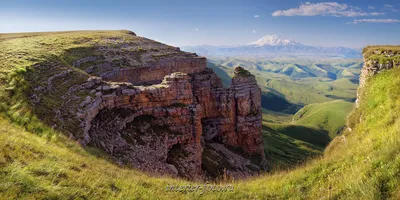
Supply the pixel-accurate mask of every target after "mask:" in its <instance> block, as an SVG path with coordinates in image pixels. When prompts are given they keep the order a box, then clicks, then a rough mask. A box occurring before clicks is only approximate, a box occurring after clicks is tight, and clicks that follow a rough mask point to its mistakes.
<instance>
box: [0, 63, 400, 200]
mask: <svg viewBox="0 0 400 200" xmlns="http://www.w3.org/2000/svg"><path fill="white" fill-rule="evenodd" d="M399 74H400V69H393V70H388V71H386V72H383V73H380V74H379V75H377V76H376V77H374V78H373V79H371V81H369V82H368V87H367V88H366V89H365V91H366V94H365V95H364V101H363V102H361V104H360V107H359V108H358V109H357V110H356V111H355V112H354V113H353V114H352V116H351V117H350V120H352V123H350V124H352V125H351V128H352V132H346V133H345V134H344V135H343V136H341V137H337V138H335V140H334V141H333V142H332V143H331V144H330V146H329V147H328V149H327V150H326V152H325V155H324V157H323V158H320V159H315V160H313V161H311V162H309V164H307V165H305V166H303V167H299V168H297V169H294V170H292V171H288V172H280V173H277V174H272V175H265V176H262V177H259V178H256V179H254V180H246V181H239V182H236V183H235V184H234V186H235V190H234V192H228V193H205V194H203V195H200V194H199V193H188V194H184V193H181V192H176V193H168V192H165V189H164V188H165V185H166V184H168V183H175V184H176V183H179V184H188V182H184V181H178V180H173V179H168V178H149V177H147V176H146V175H143V173H138V172H135V170H127V169H121V168H119V167H117V166H114V165H112V164H110V163H108V162H107V161H105V160H103V159H102V158H96V157H95V156H93V155H92V154H89V153H86V151H85V150H83V149H82V148H81V147H79V146H78V145H76V144H75V143H73V142H71V141H69V140H68V139H63V138H62V137H61V138H60V137H59V139H51V140H48V139H45V138H42V137H38V136H36V135H34V134H31V133H28V132H26V131H23V130H22V129H21V128H17V127H15V126H14V125H10V124H9V123H8V122H7V121H5V120H4V119H1V120H0V125H1V126H0V127H1V129H0V138H1V139H0V143H1V145H0V146H1V148H2V150H1V151H0V163H1V164H0V166H1V168H0V174H1V176H0V179H1V184H0V197H1V199H7V198H13V197H17V196H18V197H25V198H28V197H30V198H44V197H48V198H50V197H52V198H56V197H58V198H64V199H66V198H78V197H81V198H90V199H96V198H104V199H106V198H119V199H124V198H125V199H126V198H128V197H129V198H131V199H134V198H140V199H154V198H163V199H171V198H174V199H184V198H188V199H197V198H204V199H244V198H247V199H250V198H251V199H265V198H270V199H329V198H331V199H360V198H361V199H381V198H392V199H397V198H399V197H400V189H399V184H400V154H399V153H400V137H398V134H399V133H400V118H399V117H400V90H399V89H398V87H399V85H400V76H399ZM359 116H362V118H361V122H360V120H359ZM377 119H379V120H377Z"/></svg>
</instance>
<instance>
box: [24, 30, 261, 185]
mask: <svg viewBox="0 0 400 200" xmlns="http://www.w3.org/2000/svg"><path fill="white" fill-rule="evenodd" d="M92 34H93V33H92ZM107 34H109V33H107ZM117 34H119V37H110V36H104V33H102V32H97V33H95V36H93V35H91V37H92V38H89V37H81V36H78V37H77V38H72V39H73V40H74V41H75V43H76V41H81V44H79V45H78V46H74V47H68V48H66V47H63V48H65V50H64V52H63V54H61V55H60V57H59V58H57V59H55V60H52V61H51V62H50V61H46V62H42V63H39V64H36V65H35V66H34V67H33V70H32V72H31V73H30V74H29V76H27V78H26V80H27V81H28V82H29V83H31V85H32V87H31V88H32V90H30V91H29V92H27V93H28V94H29V100H30V104H31V105H33V107H34V108H36V110H35V109H34V112H35V113H36V114H37V116H39V118H40V119H41V120H42V121H44V122H46V123H47V124H49V125H51V126H52V127H53V128H55V129H57V130H60V131H61V132H64V133H66V134H67V135H69V136H70V138H72V139H75V140H77V141H79V142H80V143H81V144H82V145H83V146H93V147H96V148H100V149H102V150H103V151H105V152H106V153H107V154H108V155H109V156H110V157H111V158H112V160H114V162H116V163H119V164H120V165H123V166H130V167H133V168H136V169H140V170H143V171H146V172H148V173H150V174H153V175H165V174H166V175H169V176H173V177H183V178H187V179H190V180H214V179H220V178H222V177H225V178H226V177H229V178H232V179H240V178H246V177H249V176H253V175H258V174H260V173H262V172H263V171H266V170H267V161H266V156H265V153H264V144H263V139H262V135H261V129H262V125H261V118H262V110H261V90H260V88H259V87H258V85H257V82H256V79H255V77H254V76H253V75H252V74H250V73H249V72H248V71H246V70H245V69H244V68H241V67H237V68H236V69H235V75H234V77H233V78H232V83H231V86H230V87H229V88H224V87H223V85H222V82H221V80H220V78H218V77H217V75H216V74H215V73H214V72H213V70H212V69H209V68H207V67H206V65H207V60H206V58H204V57H199V56H197V55H196V54H194V53H186V52H183V51H180V49H179V48H176V47H171V46H168V45H164V44H161V43H158V42H156V41H153V40H149V39H146V38H143V37H139V36H136V34H135V33H133V32H130V31H129V32H118V33H117ZM95 39H96V42H94V41H95ZM97 39H99V40H100V42H99V41H97ZM49 69H51V70H49ZM50 72H51V73H50ZM46 73H48V74H46ZM36 105H41V106H40V108H41V110H38V109H37V108H38V107H39V106H36ZM40 112H42V113H40ZM43 113H46V114H43Z"/></svg>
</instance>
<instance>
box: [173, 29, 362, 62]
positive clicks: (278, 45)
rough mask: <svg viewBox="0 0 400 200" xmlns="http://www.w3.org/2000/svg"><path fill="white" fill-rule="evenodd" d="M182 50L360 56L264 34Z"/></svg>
mask: <svg viewBox="0 0 400 200" xmlns="http://www.w3.org/2000/svg"><path fill="white" fill-rule="evenodd" d="M181 49H182V50H184V51H189V52H194V53H198V54H200V55H202V56H244V55H262V56H277V55H279V56H288V57H329V58H361V51H360V50H358V49H351V48H347V47H320V46H309V45H304V44H302V43H300V42H297V41H294V40H291V39H285V38H281V37H279V36H277V35H275V34H274V35H266V36H264V37H262V38H261V39H259V40H257V41H255V42H251V43H249V44H247V45H239V46H212V45H199V46H182V47H181Z"/></svg>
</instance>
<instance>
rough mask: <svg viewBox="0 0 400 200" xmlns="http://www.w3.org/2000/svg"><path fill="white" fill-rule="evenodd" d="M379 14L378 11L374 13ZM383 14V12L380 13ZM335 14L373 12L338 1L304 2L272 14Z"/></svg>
mask: <svg viewBox="0 0 400 200" xmlns="http://www.w3.org/2000/svg"><path fill="white" fill-rule="evenodd" d="M374 14H375V15H377V14H378V13H374ZM379 14H381V13H379ZM317 15H321V16H335V17H357V16H368V15H372V14H371V13H368V12H364V11H362V10H361V9H360V8H358V7H354V6H349V5H347V4H340V3H337V2H321V3H310V2H306V3H304V4H303V3H302V4H301V5H300V6H299V7H298V8H290V9H287V10H277V11H275V12H273V13H272V16H274V17H277V16H317Z"/></svg>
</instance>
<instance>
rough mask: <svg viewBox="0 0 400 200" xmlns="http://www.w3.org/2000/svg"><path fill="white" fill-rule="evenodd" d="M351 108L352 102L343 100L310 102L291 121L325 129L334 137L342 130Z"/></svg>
mask: <svg viewBox="0 0 400 200" xmlns="http://www.w3.org/2000/svg"><path fill="white" fill-rule="evenodd" d="M352 109H353V104H352V103H349V102H346V101H343V100H335V101H330V102H325V103H316V104H310V105H307V106H305V107H303V108H302V109H301V110H299V111H298V112H297V113H296V114H295V115H294V116H293V119H294V122H293V123H294V124H297V125H304V126H310V127H315V128H317V129H322V130H326V131H328V132H329V136H330V137H331V138H334V137H336V135H337V134H338V133H339V132H340V131H341V130H342V128H343V126H344V124H345V122H346V118H347V115H348V114H349V113H350V112H351V110H352Z"/></svg>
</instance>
